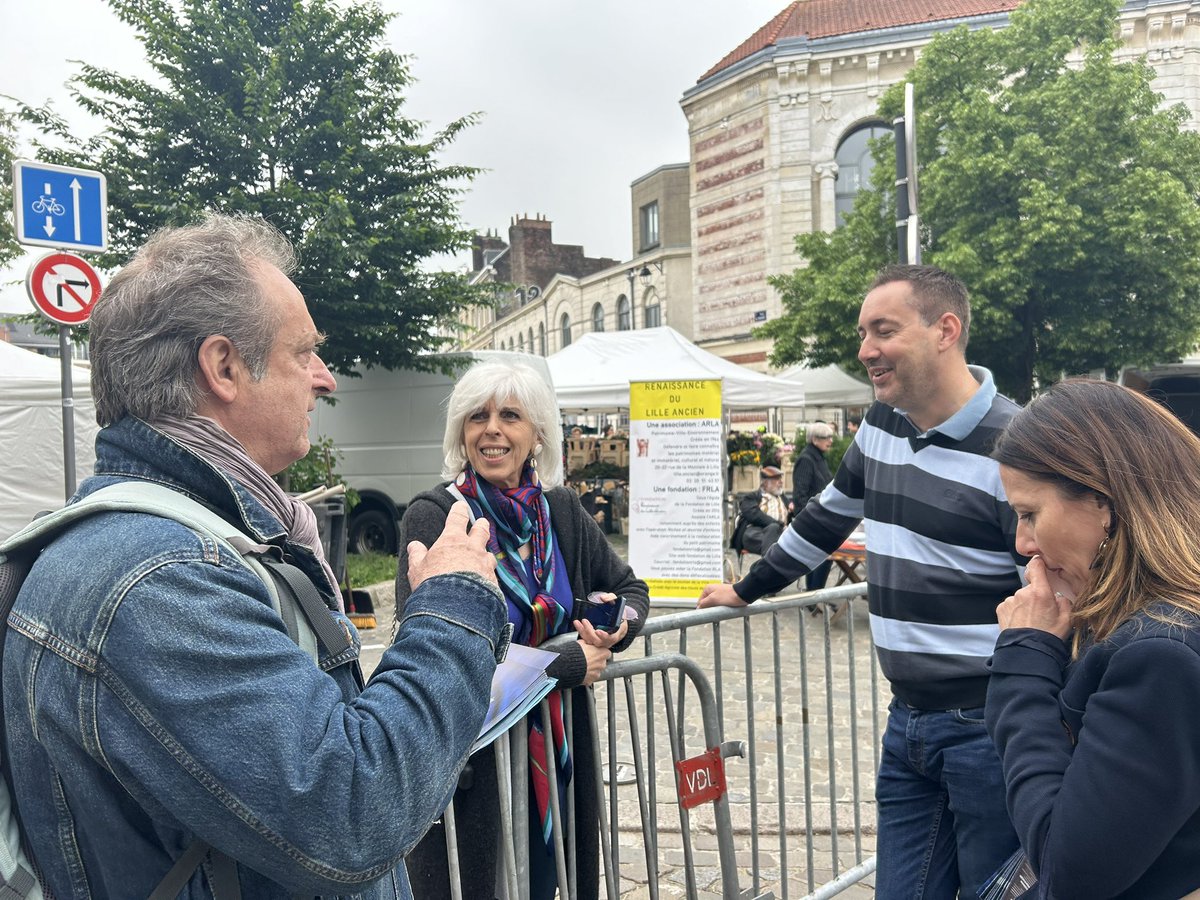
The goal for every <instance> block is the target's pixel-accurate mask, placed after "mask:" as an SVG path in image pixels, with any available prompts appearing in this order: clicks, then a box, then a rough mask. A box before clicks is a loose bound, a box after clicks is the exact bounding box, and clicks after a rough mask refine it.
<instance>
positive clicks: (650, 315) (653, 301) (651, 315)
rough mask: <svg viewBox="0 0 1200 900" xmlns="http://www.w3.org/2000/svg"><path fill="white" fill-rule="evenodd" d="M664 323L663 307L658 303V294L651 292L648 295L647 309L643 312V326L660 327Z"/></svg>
mask: <svg viewBox="0 0 1200 900" xmlns="http://www.w3.org/2000/svg"><path fill="white" fill-rule="evenodd" d="M660 325H662V307H661V306H660V305H659V303H658V295H657V294H655V293H650V294H648V295H647V296H646V309H645V310H644V311H643V312H642V327H643V328H658V326H660Z"/></svg>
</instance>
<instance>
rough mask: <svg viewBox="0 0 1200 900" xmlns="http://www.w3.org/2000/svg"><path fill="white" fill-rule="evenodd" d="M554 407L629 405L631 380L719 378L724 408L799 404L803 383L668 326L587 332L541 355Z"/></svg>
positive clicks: (598, 409)
mask: <svg viewBox="0 0 1200 900" xmlns="http://www.w3.org/2000/svg"><path fill="white" fill-rule="evenodd" d="M546 362H547V364H548V365H549V366H550V375H551V377H552V378H553V379H554V393H555V394H556V395H557V398H558V406H559V409H562V410H588V411H591V412H602V411H605V410H613V409H628V408H629V383H630V382H631V381H682V380H691V379H711V378H720V379H722V390H721V396H722V401H723V403H724V405H725V407H726V408H733V409H765V408H768V407H777V406H788V407H801V406H804V405H805V386H803V385H801V384H799V383H797V382H796V381H787V380H784V379H781V378H776V377H773V376H770V375H763V374H761V373H760V372H753V371H751V370H750V369H747V368H745V367H743V366H739V365H738V364H737V363H731V362H729V361H728V360H725V359H722V358H721V357H719V356H716V355H715V354H712V353H709V352H708V351H706V350H701V349H700V348H699V347H697V346H696V345H695V344H693V343H692V342H691V341H689V340H688V339H687V338H685V337H684V336H683V335H681V334H680V333H679V332H678V331H676V330H675V329H673V328H671V327H669V326H666V325H664V326H661V327H659V328H644V329H642V330H641V331H616V332H591V333H589V334H585V335H584V336H583V337H581V338H580V339H579V340H577V341H575V342H574V343H572V344H571V345H570V346H569V347H564V348H563V349H562V350H559V351H558V352H557V353H555V354H554V355H553V356H550V357H548V358H547V359H546Z"/></svg>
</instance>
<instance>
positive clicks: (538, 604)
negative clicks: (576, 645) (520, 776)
mask: <svg viewBox="0 0 1200 900" xmlns="http://www.w3.org/2000/svg"><path fill="white" fill-rule="evenodd" d="M454 484H455V486H456V487H457V488H458V490H459V493H461V494H462V496H463V498H464V499H465V500H466V501H467V504H468V505H469V506H470V507H471V510H472V512H474V513H475V517H476V518H480V519H487V520H488V522H489V523H490V524H491V534H490V535H489V537H488V550H490V551H491V552H492V555H493V556H495V557H496V577H497V579H498V580H499V582H500V589H501V590H502V591H503V592H504V596H505V597H506V598H507V599H508V600H510V601H511V602H510V604H509V609H510V610H511V609H513V607H515V608H516V609H517V610H518V611H519V614H520V616H521V621H519V622H513V640H515V641H518V642H520V643H522V644H526V645H528V646H530V647H536V646H537V645H538V644H540V643H542V642H543V641H544V640H546V638H548V637H552V636H553V635H556V634H562V633H563V632H565V631H569V630H570V629H571V617H570V612H571V611H570V610H568V609H564V608H563V606H562V604H561V603H559V602H558V601H557V600H555V599H554V594H553V591H554V555H555V552H556V551H555V546H554V529H553V528H551V527H550V504H549V503H547V502H546V498H545V496H544V495H543V494H542V485H541V482H540V481H539V480H538V477H537V473H536V472H534V471H533V469H532V468H530V467H529V466H528V465H526V466H525V468H524V470H523V471H522V472H521V481H520V483H519V484H518V485H517V486H516V487H515V488H499V487H496V486H495V485H494V484H492V483H491V482H489V481H487V480H486V479H484V478H480V477H479V476H478V475H477V474H476V473H475V470H474V469H472V468H471V467H470V466H467V468H466V469H464V470H463V472H462V474H461V475H459V476H458V478H457V479H455V482H454ZM525 544H529V545H530V561H531V563H532V568H533V579H534V582H535V583H536V590H533V589H531V588H530V585H529V581H528V574H527V571H526V568H525V561H524V560H523V559H521V553H520V548H521V547H522V546H523V545H525ZM549 703H550V737H551V740H552V741H553V743H554V748H555V756H556V758H557V763H558V772H559V788H560V792H559V793H560V796H561V793H562V788H563V787H564V786H565V785H566V783H567V781H569V780H570V778H571V756H570V752H569V750H568V748H567V734H566V728H565V727H564V725H563V710H562V696H561V694H560V693H559V692H558V691H554V692H552V693H551V694H550V697H549ZM529 768H530V776H531V781H532V782H533V791H534V798H535V799H536V801H537V807H538V815H539V817H540V819H541V823H542V837H543V839H544V840H545V842H546V846H547V848H550V847H552V844H551V838H552V831H551V816H550V784H549V780H548V779H547V777H546V745H545V729H544V727H543V724H542V721H541V715H540V714H539V712H538V711H537V710H535V711H534V712H533V713H532V714H531V715H530V727H529Z"/></svg>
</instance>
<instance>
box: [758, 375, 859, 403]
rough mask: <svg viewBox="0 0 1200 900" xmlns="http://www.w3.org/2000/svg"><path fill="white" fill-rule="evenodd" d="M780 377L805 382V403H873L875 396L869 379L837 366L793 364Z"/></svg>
mask: <svg viewBox="0 0 1200 900" xmlns="http://www.w3.org/2000/svg"><path fill="white" fill-rule="evenodd" d="M777 377H778V378H782V379H784V380H786V381H796V382H799V383H800V384H802V385H804V405H805V406H838V407H846V406H870V405H871V403H872V401H874V399H875V391H874V389H873V388H872V387H871V384H870V382H868V381H864V380H862V379H861V378H855V377H854V376H853V375H847V374H846V373H845V372H843V371H842V370H841V368H839V367H838V366H822V367H821V368H819V369H809V368H806V367H805V366H792V368H790V369H786V370H785V371H783V372H780V373H779V375H778V376H777Z"/></svg>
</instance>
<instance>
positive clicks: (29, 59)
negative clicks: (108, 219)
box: [0, 0, 787, 311]
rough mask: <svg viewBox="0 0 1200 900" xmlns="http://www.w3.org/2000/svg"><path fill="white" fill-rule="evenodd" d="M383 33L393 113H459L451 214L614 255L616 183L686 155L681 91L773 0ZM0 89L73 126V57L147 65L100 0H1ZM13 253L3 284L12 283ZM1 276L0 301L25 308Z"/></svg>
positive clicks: (404, 13) (624, 225) (621, 213)
mask: <svg viewBox="0 0 1200 900" xmlns="http://www.w3.org/2000/svg"><path fill="white" fill-rule="evenodd" d="M381 5H382V6H383V8H384V9H386V10H388V11H389V12H394V13H396V17H395V19H394V20H393V21H392V24H391V27H390V29H389V32H388V35H389V39H390V42H391V46H392V48H393V49H394V50H396V51H398V52H400V53H403V54H405V55H407V56H409V57H410V66H411V71H412V74H413V76H414V77H415V78H416V84H415V85H414V86H413V87H412V89H411V91H410V92H409V99H408V103H407V106H406V114H407V115H408V116H409V117H410V118H414V119H417V120H420V121H422V122H426V123H428V125H429V127H430V128H438V127H441V126H443V125H445V124H446V123H447V122H450V121H452V120H453V119H455V118H458V117H459V116H463V115H466V114H468V113H471V112H480V113H482V114H483V118H482V121H481V122H480V123H479V124H478V125H476V126H474V127H472V128H470V129H468V130H467V131H466V132H464V133H463V134H462V135H461V136H460V137H459V138H458V140H456V141H455V143H454V144H453V145H452V147H451V148H450V149H449V150H448V151H447V153H446V154H445V156H444V159H445V161H446V162H453V163H466V164H470V165H475V166H480V167H483V168H484V169H486V170H487V171H485V172H484V173H483V174H481V175H480V176H479V177H478V179H477V180H476V181H475V183H474V186H473V187H472V188H471V190H470V193H469V194H468V195H467V196H466V197H465V198H464V199H463V203H462V207H461V208H462V217H463V221H464V222H465V223H466V224H467V225H468V226H469V227H471V228H474V229H477V230H485V229H489V228H490V229H496V230H498V231H499V232H500V234H501V235H504V234H506V233H507V232H506V230H507V228H508V224H509V220H510V218H511V217H512V216H513V215H519V214H525V213H528V214H529V215H531V216H532V215H536V214H538V213H541V214H543V215H544V216H546V217H547V218H549V219H551V220H552V221H553V222H554V239H555V240H556V241H557V242H559V243H569V244H582V245H583V247H584V249H585V251H586V252H587V254H588V255H589V256H610V257H613V258H616V259H628V258H629V257H630V255H631V250H630V240H631V238H630V234H629V223H630V209H629V183H630V182H631V181H632V180H633V179H635V178H637V177H639V176H641V175H644V174H646V173H647V172H649V171H652V170H653V169H655V168H657V167H658V166H660V165H663V164H665V163H676V162H685V161H686V160H687V147H688V141H687V123H686V121H685V119H684V117H683V112H682V111H681V109H680V107H679V100H680V98H681V97H682V95H683V92H684V91H685V90H687V89H688V88H689V87H691V86H692V85H694V84H695V83H696V79H697V78H698V77H699V76H700V75H701V74H702V73H703V72H705V71H706V70H707V69H709V68H710V67H711V66H712V65H713V64H714V63H716V62H717V61H718V60H719V59H721V57H723V56H724V55H725V54H726V53H727V52H729V51H730V50H732V49H733V48H734V47H736V46H737V45H738V44H740V43H741V42H742V41H744V40H745V39H746V38H748V37H749V36H750V35H751V34H753V33H754V32H755V31H756V30H757V29H759V28H760V27H762V26H763V25H765V24H766V23H767V22H768V21H770V19H771V18H772V17H773V16H774V15H775V14H776V13H778V12H779V11H780V10H782V9H783V8H784V7H785V6H786V5H787V0H736V2H732V0H600V2H585V0H558V2H548V0H540V2H539V0H505V2H504V3H489V2H483V0H382V3H381ZM0 34H3V35H5V49H4V53H3V54H0V94H9V95H12V96H16V97H19V98H20V99H22V100H24V101H26V102H31V103H35V102H41V101H43V100H46V99H52V100H54V102H55V107H56V109H57V110H58V111H59V112H60V113H62V114H67V115H68V116H69V117H71V118H72V121H77V122H78V127H79V128H80V129H81V130H83V131H84V133H88V134H90V133H91V132H93V131H95V130H96V129H97V127H98V126H97V124H96V123H94V122H90V121H87V120H85V119H84V118H82V114H79V113H74V114H72V110H73V109H74V106H73V104H72V103H71V101H70V98H69V95H68V94H67V91H66V88H65V87H64V82H65V81H66V80H67V79H68V78H70V77H71V76H72V75H73V74H75V73H76V72H77V71H78V64H77V63H76V62H72V61H73V60H74V61H77V60H87V61H88V62H89V63H93V64H97V65H101V66H105V67H108V68H112V69H115V70H117V71H119V72H121V73H123V74H130V75H146V74H148V71H149V70H148V69H147V67H146V66H145V64H144V62H143V61H142V53H141V45H140V44H139V43H138V42H137V41H136V40H135V39H134V37H133V32H132V30H131V29H129V28H128V27H127V26H125V25H124V24H123V23H121V22H120V21H119V20H118V19H117V18H116V16H115V15H113V14H112V12H111V11H110V10H109V8H108V6H107V5H106V4H104V3H103V2H102V0H53V2H38V3H33V2H20V0H0ZM27 266H28V262H22V263H21V264H20V265H19V266H18V267H17V268H16V270H15V272H14V273H10V274H9V275H8V276H7V278H6V280H7V281H10V282H11V281H12V279H13V278H14V277H19V278H23V277H24V272H25V269H26V267H27ZM27 304H28V301H27V300H25V299H24V287H23V285H22V286H21V287H20V288H14V287H11V286H9V285H4V286H3V287H0V310H3V309H18V310H20V311H25V310H27V309H29V306H28V305H27Z"/></svg>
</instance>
